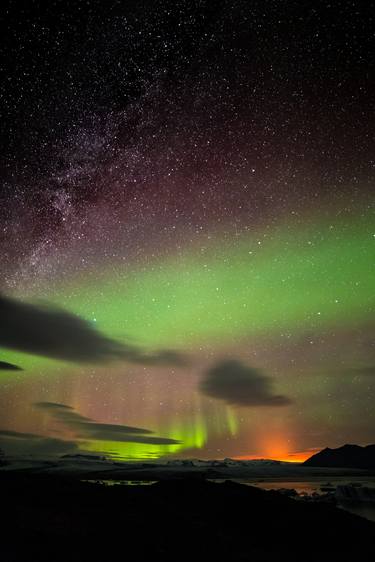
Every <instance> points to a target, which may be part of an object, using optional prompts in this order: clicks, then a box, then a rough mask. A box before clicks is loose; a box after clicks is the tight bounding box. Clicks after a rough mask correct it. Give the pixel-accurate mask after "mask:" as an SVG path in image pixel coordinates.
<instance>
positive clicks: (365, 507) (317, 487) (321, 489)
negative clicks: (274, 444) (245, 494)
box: [241, 477, 375, 521]
mask: <svg viewBox="0 0 375 562" xmlns="http://www.w3.org/2000/svg"><path fill="white" fill-rule="evenodd" d="M241 482H242V484H247V485H251V486H257V487H259V488H263V490H280V489H282V488H283V489H287V490H292V489H293V490H295V491H296V492H297V493H298V494H299V495H305V494H306V495H312V494H323V493H326V492H327V491H332V492H333V491H334V490H335V488H336V486H340V485H354V486H364V487H365V486H366V487H368V488H375V479H374V478H369V479H366V480H364V479H363V478H361V477H352V478H350V480H348V479H347V478H344V477H341V478H334V479H331V480H330V481H327V480H324V481H323V480H309V481H302V482H291V481H287V482H284V481H277V482H276V481H260V480H257V481H251V482H250V481H248V480H246V481H245V480H241ZM336 505H337V507H339V508H341V509H345V510H346V511H350V513H354V514H355V515H359V516H361V517H365V518H366V519H370V521H375V503H374V502H354V501H339V502H337V504H336Z"/></svg>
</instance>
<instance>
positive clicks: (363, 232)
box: [1, 214, 375, 458]
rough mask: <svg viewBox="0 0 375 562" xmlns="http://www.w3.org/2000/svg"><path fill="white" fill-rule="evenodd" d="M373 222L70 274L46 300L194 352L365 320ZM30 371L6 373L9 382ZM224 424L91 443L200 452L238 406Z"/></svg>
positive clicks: (122, 335) (311, 226)
mask: <svg viewBox="0 0 375 562" xmlns="http://www.w3.org/2000/svg"><path fill="white" fill-rule="evenodd" d="M371 219H372V217H371V216H370V215H369V214H361V215H360V214H358V215H357V216H356V217H354V216H353V217H352V219H351V220H350V221H348V220H346V221H344V220H340V218H336V220H335V221H333V219H332V218H331V220H330V221H327V220H316V221H315V222H311V221H310V222H309V223H307V224H306V225H305V226H304V227H295V228H291V227H290V226H286V225H279V226H278V227H275V229H274V230H273V231H272V232H271V231H269V230H267V231H266V232H263V233H259V232H258V233H255V234H254V235H248V236H247V237H246V238H245V237H244V236H241V237H238V238H237V239H235V240H231V241H229V240H225V239H224V237H223V239H222V241H221V243H218V242H216V243H213V244H212V245H211V246H210V247H207V246H205V247H204V248H203V249H202V251H201V252H199V255H198V257H197V253H198V252H197V251H196V249H194V251H190V252H186V253H185V254H183V255H175V256H172V257H169V258H167V259H164V260H159V261H158V262H156V261H154V262H149V263H148V264H146V265H145V266H144V267H143V268H138V269H131V268H129V267H125V266H124V268H123V271H122V272H121V270H120V269H119V267H118V266H117V267H116V272H115V273H113V274H111V273H110V272H109V271H104V272H103V273H102V275H100V276H97V279H96V280H95V281H93V280H92V278H91V277H90V278H89V279H79V278H71V279H69V280H67V282H64V283H63V284H61V286H60V287H58V288H57V289H56V288H55V289H54V293H52V292H51V293H49V294H48V293H46V292H44V293H43V297H44V299H46V300H47V301H48V302H50V303H52V304H54V305H57V306H59V307H64V308H66V309H68V310H70V311H72V312H74V313H76V314H78V315H80V316H82V317H83V318H86V319H87V320H89V321H92V322H96V326H97V327H98V328H99V329H100V330H101V331H102V332H103V333H105V334H107V335H109V336H111V337H113V338H116V339H118V340H119V341H121V340H125V341H127V342H130V343H135V344H139V345H141V346H144V347H146V348H147V349H158V348H168V349H171V348H173V349H178V350H181V351H186V352H190V351H191V350H194V348H195V347H196V346H199V345H210V346H213V347H214V348H215V346H222V345H223V344H225V345H228V346H229V345H231V344H237V343H238V342H243V341H248V340H249V338H255V337H266V338H267V339H268V340H272V339H275V338H277V337H279V336H280V334H282V333H286V332H287V333H289V334H290V335H291V336H294V335H298V334H301V333H303V332H304V331H309V332H311V331H313V332H314V331H319V330H322V329H323V328H332V329H334V328H337V329H339V328H341V327H345V328H348V327H353V326H357V325H364V324H366V323H368V322H370V320H371V317H372V313H373V309H374V304H375V291H374V288H375V270H374V263H375V262H374V260H372V259H370V257H371V256H374V257H375V254H374V250H373V246H374V241H375V239H374V233H373V228H372V227H373V224H372V220H371ZM129 269H130V270H129ZM32 297H33V298H35V297H37V295H32ZM2 359H4V360H5V361H9V362H12V363H16V364H20V365H21V366H22V367H23V368H24V369H26V370H27V376H28V377H30V376H32V375H33V373H37V374H38V375H40V374H43V375H53V373H54V370H55V368H56V367H57V366H58V367H59V372H60V374H61V363H59V364H58V363H57V362H55V361H52V360H49V359H44V358H39V357H30V356H28V355H26V354H22V353H18V352H14V351H6V352H5V353H4V352H3V353H2ZM23 376H26V375H24V374H23V375H14V374H12V375H11V376H10V375H9V374H8V375H5V374H1V377H2V380H3V381H6V382H7V383H9V381H10V380H11V378H12V379H13V380H15V381H17V380H18V381H20V380H22V377H23ZM62 376H63V375H62ZM216 425H217V426H216V427H214V426H215V424H213V423H212V422H209V421H208V420H206V419H205V416H204V415H203V413H201V412H197V413H193V414H192V415H191V417H190V418H189V417H187V416H180V417H179V416H178V415H177V416H171V418H170V420H169V422H168V423H167V424H165V423H164V424H161V425H160V426H159V427H157V428H155V427H153V429H155V430H156V431H157V432H159V433H160V434H161V435H163V436H165V437H170V438H173V439H176V440H178V441H180V442H181V444H179V445H169V446H166V445H155V446H152V447H150V445H147V446H146V445H144V444H140V443H117V442H103V441H100V442H98V441H91V442H87V443H84V444H83V446H84V448H85V449H86V450H89V451H101V452H103V453H106V454H108V455H110V456H111V455H113V456H114V457H121V458H157V457H160V456H164V455H166V454H169V453H178V452H181V451H183V450H189V449H201V448H203V447H204V446H205V444H206V443H207V441H208V439H209V437H212V436H213V435H236V433H237V431H238V420H237V415H236V413H235V411H234V410H233V409H232V408H229V407H226V406H223V419H222V420H221V422H220V423H219V424H216ZM150 451H151V452H150Z"/></svg>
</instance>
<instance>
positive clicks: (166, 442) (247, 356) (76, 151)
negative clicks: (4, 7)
mask: <svg viewBox="0 0 375 562" xmlns="http://www.w3.org/2000/svg"><path fill="white" fill-rule="evenodd" d="M55 4H56V5H55ZM261 4H262V3H258V2H255V3H254V4H252V5H251V6H250V5H249V4H248V3H245V2H222V3H215V2H212V3H209V2H199V3H198V2H190V3H189V2H181V3H177V4H176V5H174V4H173V3H168V2H164V3H161V2H154V3H151V4H150V5H149V6H148V7H147V9H145V8H144V9H141V7H140V6H137V5H136V4H134V5H133V3H129V4H128V5H126V6H125V5H122V4H121V3H117V2H114V3H111V2H110V3H109V7H107V9H106V10H104V8H103V7H102V8H98V7H97V6H94V3H93V4H92V6H91V5H90V3H88V4H87V3H81V2H77V4H76V6H75V7H72V6H70V8H69V9H67V7H64V6H63V3H59V2H57V3H51V5H53V9H54V11H53V13H52V11H50V10H51V9H47V10H42V9H41V8H40V7H39V8H38V7H36V8H35V7H34V10H32V9H30V10H29V11H28V10H26V9H25V12H23V13H22V18H21V19H19V17H20V14H19V12H17V11H14V10H13V11H12V8H9V10H8V12H7V17H6V18H5V21H4V22H3V25H5V27H6V29H7V33H8V35H7V37H8V38H9V42H8V45H7V47H6V49H5V51H6V52H7V55H8V57H9V56H10V54H12V56H15V60H16V61H17V64H16V65H15V67H14V68H13V67H11V66H9V68H8V67H6V68H5V73H6V75H7V76H8V89H6V91H5V93H4V100H5V101H4V122H3V132H2V139H3V145H4V150H3V156H2V162H3V174H2V178H3V183H2V191H1V201H0V203H1V207H0V221H1V222H0V233H1V234H0V236H1V237H0V250H1V255H2V264H3V267H2V276H1V280H0V291H1V295H6V297H7V298H9V299H14V302H20V303H22V302H27V303H33V305H34V306H35V307H36V308H37V307H44V306H49V307H54V309H56V310H61V311H66V313H67V314H72V315H76V316H78V317H79V318H81V319H82V321H83V322H84V323H87V326H88V327H89V332H90V330H94V331H95V332H96V331H97V332H98V334H102V335H103V337H104V336H105V337H106V338H108V339H110V340H111V341H114V342H116V344H117V343H118V344H119V345H123V346H128V347H127V348H126V349H127V350H131V353H129V352H127V354H123V355H122V356H121V354H119V355H118V356H116V357H109V358H108V361H99V360H97V357H98V356H97V355H96V356H95V357H96V359H95V357H94V356H93V358H91V360H90V356H88V357H87V361H86V360H85V361H78V360H77V361H74V360H69V361H68V360H64V341H63V340H62V341H61V342H58V343H59V345H60V343H61V357H60V359H58V358H56V354H55V356H54V355H53V354H52V355H51V353H50V354H48V353H47V352H46V353H44V354H43V353H27V352H25V350H23V351H22V346H21V347H20V346H18V347H17V346H16V345H15V346H13V347H14V348H13V349H12V346H11V345H8V346H7V345H4V346H3V347H2V348H1V349H0V408H1V409H0V430H1V431H0V436H1V443H0V447H1V448H2V449H4V450H5V452H7V447H8V452H9V454H31V453H30V451H31V452H32V454H35V455H36V454H40V455H43V454H52V453H53V454H57V453H61V452H67V451H68V452H69V451H70V449H69V447H70V446H71V447H72V449H71V450H72V451H73V452H74V451H75V450H76V449H77V447H78V448H79V450H83V451H86V452H87V451H90V452H97V453H100V454H105V455H108V456H110V457H111V456H112V457H113V458H116V459H118V458H121V459H139V458H141V459H155V458H162V459H165V458H181V457H184V458H189V457H200V458H223V457H236V458H258V457H272V458H279V459H284V460H298V459H301V458H305V457H306V456H308V455H309V453H310V452H311V451H312V450H315V449H320V448H323V447H325V446H331V447H335V446H339V445H341V444H343V443H345V442H355V443H358V444H367V443H370V442H373V440H374V430H375V419H374V410H373V400H374V392H375V385H374V376H375V357H374V307H375V290H374V289H375V270H374V263H375V260H374V257H375V252H374V244H375V228H374V214H373V203H374V193H375V191H374V179H375V178H374V169H375V168H374V159H373V150H374V149H375V143H374V137H373V127H372V125H373V123H372V121H373V117H372V116H373V114H374V113H373V110H374V109H375V107H374V101H373V99H372V96H371V95H370V90H371V87H370V80H369V78H368V73H367V67H368V65H369V61H370V57H369V53H370V52H371V45H370V43H369V40H362V41H360V40H359V37H360V33H361V34H362V35H361V37H362V36H363V37H366V38H367V35H366V23H365V20H364V17H363V14H361V17H360V16H359V15H358V13H357V12H355V14H353V13H352V12H351V11H350V9H347V8H346V7H345V6H346V3H342V4H341V8H340V7H338V8H337V10H336V8H335V10H336V11H334V12H332V10H333V8H332V6H331V5H329V6H323V7H319V9H316V10H315V9H314V10H313V9H311V11H310V12H309V15H308V17H307V16H306V14H302V11H303V10H302V7H300V6H299V4H298V3H294V2H292V3H289V5H288V7H286V6H284V7H283V8H282V7H281V5H279V3H277V2H271V3H270V6H269V7H267V8H264V7H263V6H262V5H261ZM79 6H81V8H79ZM301 10H302V11H301ZM335 18H336V19H337V18H338V21H340V29H341V32H339V31H337V26H336V23H335V22H336V19H335ZM323 31H324V33H323ZM359 31H360V33H359ZM349 36H350V37H351V41H350V42H349V40H348V37H349ZM25 45H28V55H27V56H26V55H24V54H23V53H24V48H25ZM366 77H367V78H366ZM31 85H32V88H31ZM30 88H31V89H30ZM370 116H371V117H370ZM371 123H372V124H371ZM12 302H13V301H12ZM0 320H1V319H0ZM85 325H86V324H85ZM2 330H4V332H2ZM90 333H91V332H90ZM2 334H6V324H5V325H4V326H3V325H1V326H0V337H1V336H2ZM0 341H6V340H5V336H4V339H3V340H0ZM46 345H47V344H46ZM47 347H48V346H47ZM133 350H136V351H135V352H133ZM68 359H70V358H69V357H68ZM18 367H19V368H22V370H16V369H17V368H18ZM217 373H221V375H220V376H222V379H221V380H220V381H219V380H218V379H217V378H215V377H217ZM210 377H211V378H210ZM208 381H209V383H208ZM219 383H220V385H219ZM236 385H237V387H236ZM238 385H241V386H240V387H239V386H238ZM242 385H243V386H242ZM41 404H42V406H41ZM46 405H47V406H46ZM59 405H60V406H59ZM87 420H88V421H87ZM114 425H116V426H118V428H117V429H116V428H114V427H113V426H114ZM120 426H121V427H120ZM94 428H95V431H96V432H94ZM129 428H130V429H129ZM140 428H143V429H142V431H141V430H140ZM129 431H130V433H129ZM6 432H8V433H6ZM26 434H30V437H29V438H28V437H27V435H26ZM31 435H32V436H34V437H31ZM35 436H38V437H35ZM30 443H31V444H32V447H31V448H30ZM61 444H62V445H61ZM38 447H39V448H38ZM59 447H61V450H60V449H59Z"/></svg>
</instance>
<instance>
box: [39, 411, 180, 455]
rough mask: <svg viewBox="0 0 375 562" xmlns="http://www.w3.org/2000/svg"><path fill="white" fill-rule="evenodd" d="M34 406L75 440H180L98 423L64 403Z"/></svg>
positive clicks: (161, 442) (169, 442) (152, 442)
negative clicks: (68, 432) (60, 425)
mask: <svg viewBox="0 0 375 562" xmlns="http://www.w3.org/2000/svg"><path fill="white" fill-rule="evenodd" d="M34 406H35V407H36V408H37V409H39V410H40V411H43V412H45V413H47V414H48V415H50V416H51V418H52V419H54V420H55V421H56V422H59V423H61V424H63V426H65V428H67V429H69V430H70V431H71V432H72V433H73V435H74V438H75V439H76V440H83V441H84V440H86V441H87V440H95V441H117V442H119V441H120V442H124V443H148V444H149V445H178V444H179V443H180V441H176V440H175V439H169V438H167V437H160V436H154V435H152V434H153V432H152V431H151V430H149V429H144V428H140V427H132V426H128V425H116V424H107V423H98V422H95V421H94V420H91V419H90V418H87V417H85V416H82V415H81V414H79V413H77V412H76V411H75V410H74V409H73V408H71V407H70V406H67V405H65V404H56V403H54V402H37V403H35V404H34Z"/></svg>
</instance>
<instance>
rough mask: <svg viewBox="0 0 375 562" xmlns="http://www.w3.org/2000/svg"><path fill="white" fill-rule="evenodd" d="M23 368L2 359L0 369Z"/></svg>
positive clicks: (14, 369)
mask: <svg viewBox="0 0 375 562" xmlns="http://www.w3.org/2000/svg"><path fill="white" fill-rule="evenodd" d="M22 370H23V369H22V368H21V367H19V366H18V365H13V363H7V362H6V361H0V371H22Z"/></svg>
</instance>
